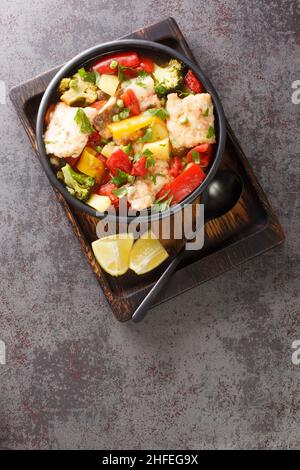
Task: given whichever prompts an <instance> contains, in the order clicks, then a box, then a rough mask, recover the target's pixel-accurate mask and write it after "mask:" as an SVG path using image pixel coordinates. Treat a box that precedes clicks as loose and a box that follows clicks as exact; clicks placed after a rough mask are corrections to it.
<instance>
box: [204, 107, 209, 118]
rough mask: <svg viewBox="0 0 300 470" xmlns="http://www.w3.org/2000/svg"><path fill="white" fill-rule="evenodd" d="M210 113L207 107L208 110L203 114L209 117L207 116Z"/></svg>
mask: <svg viewBox="0 0 300 470" xmlns="http://www.w3.org/2000/svg"><path fill="white" fill-rule="evenodd" d="M208 113H209V109H208V108H206V111H204V113H203V116H204V117H207V116H208Z"/></svg>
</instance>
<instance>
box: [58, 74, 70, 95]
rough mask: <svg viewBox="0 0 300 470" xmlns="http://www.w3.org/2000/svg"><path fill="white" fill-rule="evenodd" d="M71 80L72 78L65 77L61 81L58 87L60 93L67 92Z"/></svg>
mask: <svg viewBox="0 0 300 470" xmlns="http://www.w3.org/2000/svg"><path fill="white" fill-rule="evenodd" d="M70 81H71V79H70V78H63V79H62V80H61V81H60V84H59V87H58V90H59V93H65V92H66V91H67V90H68V89H69V88H70Z"/></svg>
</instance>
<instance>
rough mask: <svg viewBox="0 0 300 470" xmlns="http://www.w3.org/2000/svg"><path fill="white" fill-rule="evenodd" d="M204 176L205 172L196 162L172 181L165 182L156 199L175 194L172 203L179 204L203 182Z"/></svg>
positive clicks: (165, 198)
mask: <svg viewBox="0 0 300 470" xmlns="http://www.w3.org/2000/svg"><path fill="white" fill-rule="evenodd" d="M204 178H205V173H204V172H203V171H202V169H201V168H200V166H199V165H197V164H196V163H195V164H194V165H192V166H190V168H188V169H187V170H185V171H184V172H183V173H181V174H180V175H179V176H177V178H175V179H174V180H173V181H171V183H167V184H165V185H164V186H163V187H162V189H161V190H160V191H159V193H158V194H157V195H156V199H159V198H163V199H162V200H167V199H168V198H169V197H171V196H173V198H172V201H171V204H177V203H178V202H180V201H182V200H183V199H184V198H186V197H187V196H188V195H189V194H191V193H192V192H193V191H194V189H196V188H197V187H198V186H199V184H200V183H202V181H203V180H204ZM164 196H165V197H164Z"/></svg>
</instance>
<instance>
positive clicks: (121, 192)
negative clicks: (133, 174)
mask: <svg viewBox="0 0 300 470" xmlns="http://www.w3.org/2000/svg"><path fill="white" fill-rule="evenodd" d="M112 193H113V194H114V195H115V196H117V197H118V198H119V199H121V198H122V197H124V196H126V194H127V188H126V186H121V187H120V188H117V189H113V190H112Z"/></svg>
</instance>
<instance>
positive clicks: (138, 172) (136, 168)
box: [131, 157, 147, 176]
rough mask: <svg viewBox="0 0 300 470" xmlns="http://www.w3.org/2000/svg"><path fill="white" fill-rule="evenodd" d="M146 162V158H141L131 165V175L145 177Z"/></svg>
mask: <svg viewBox="0 0 300 470" xmlns="http://www.w3.org/2000/svg"><path fill="white" fill-rule="evenodd" d="M146 162H147V158H146V157H141V158H140V159H139V160H138V161H137V162H135V163H134V164H133V165H132V169H131V174H132V175H133V176H145V175H146V174H147V167H146Z"/></svg>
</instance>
